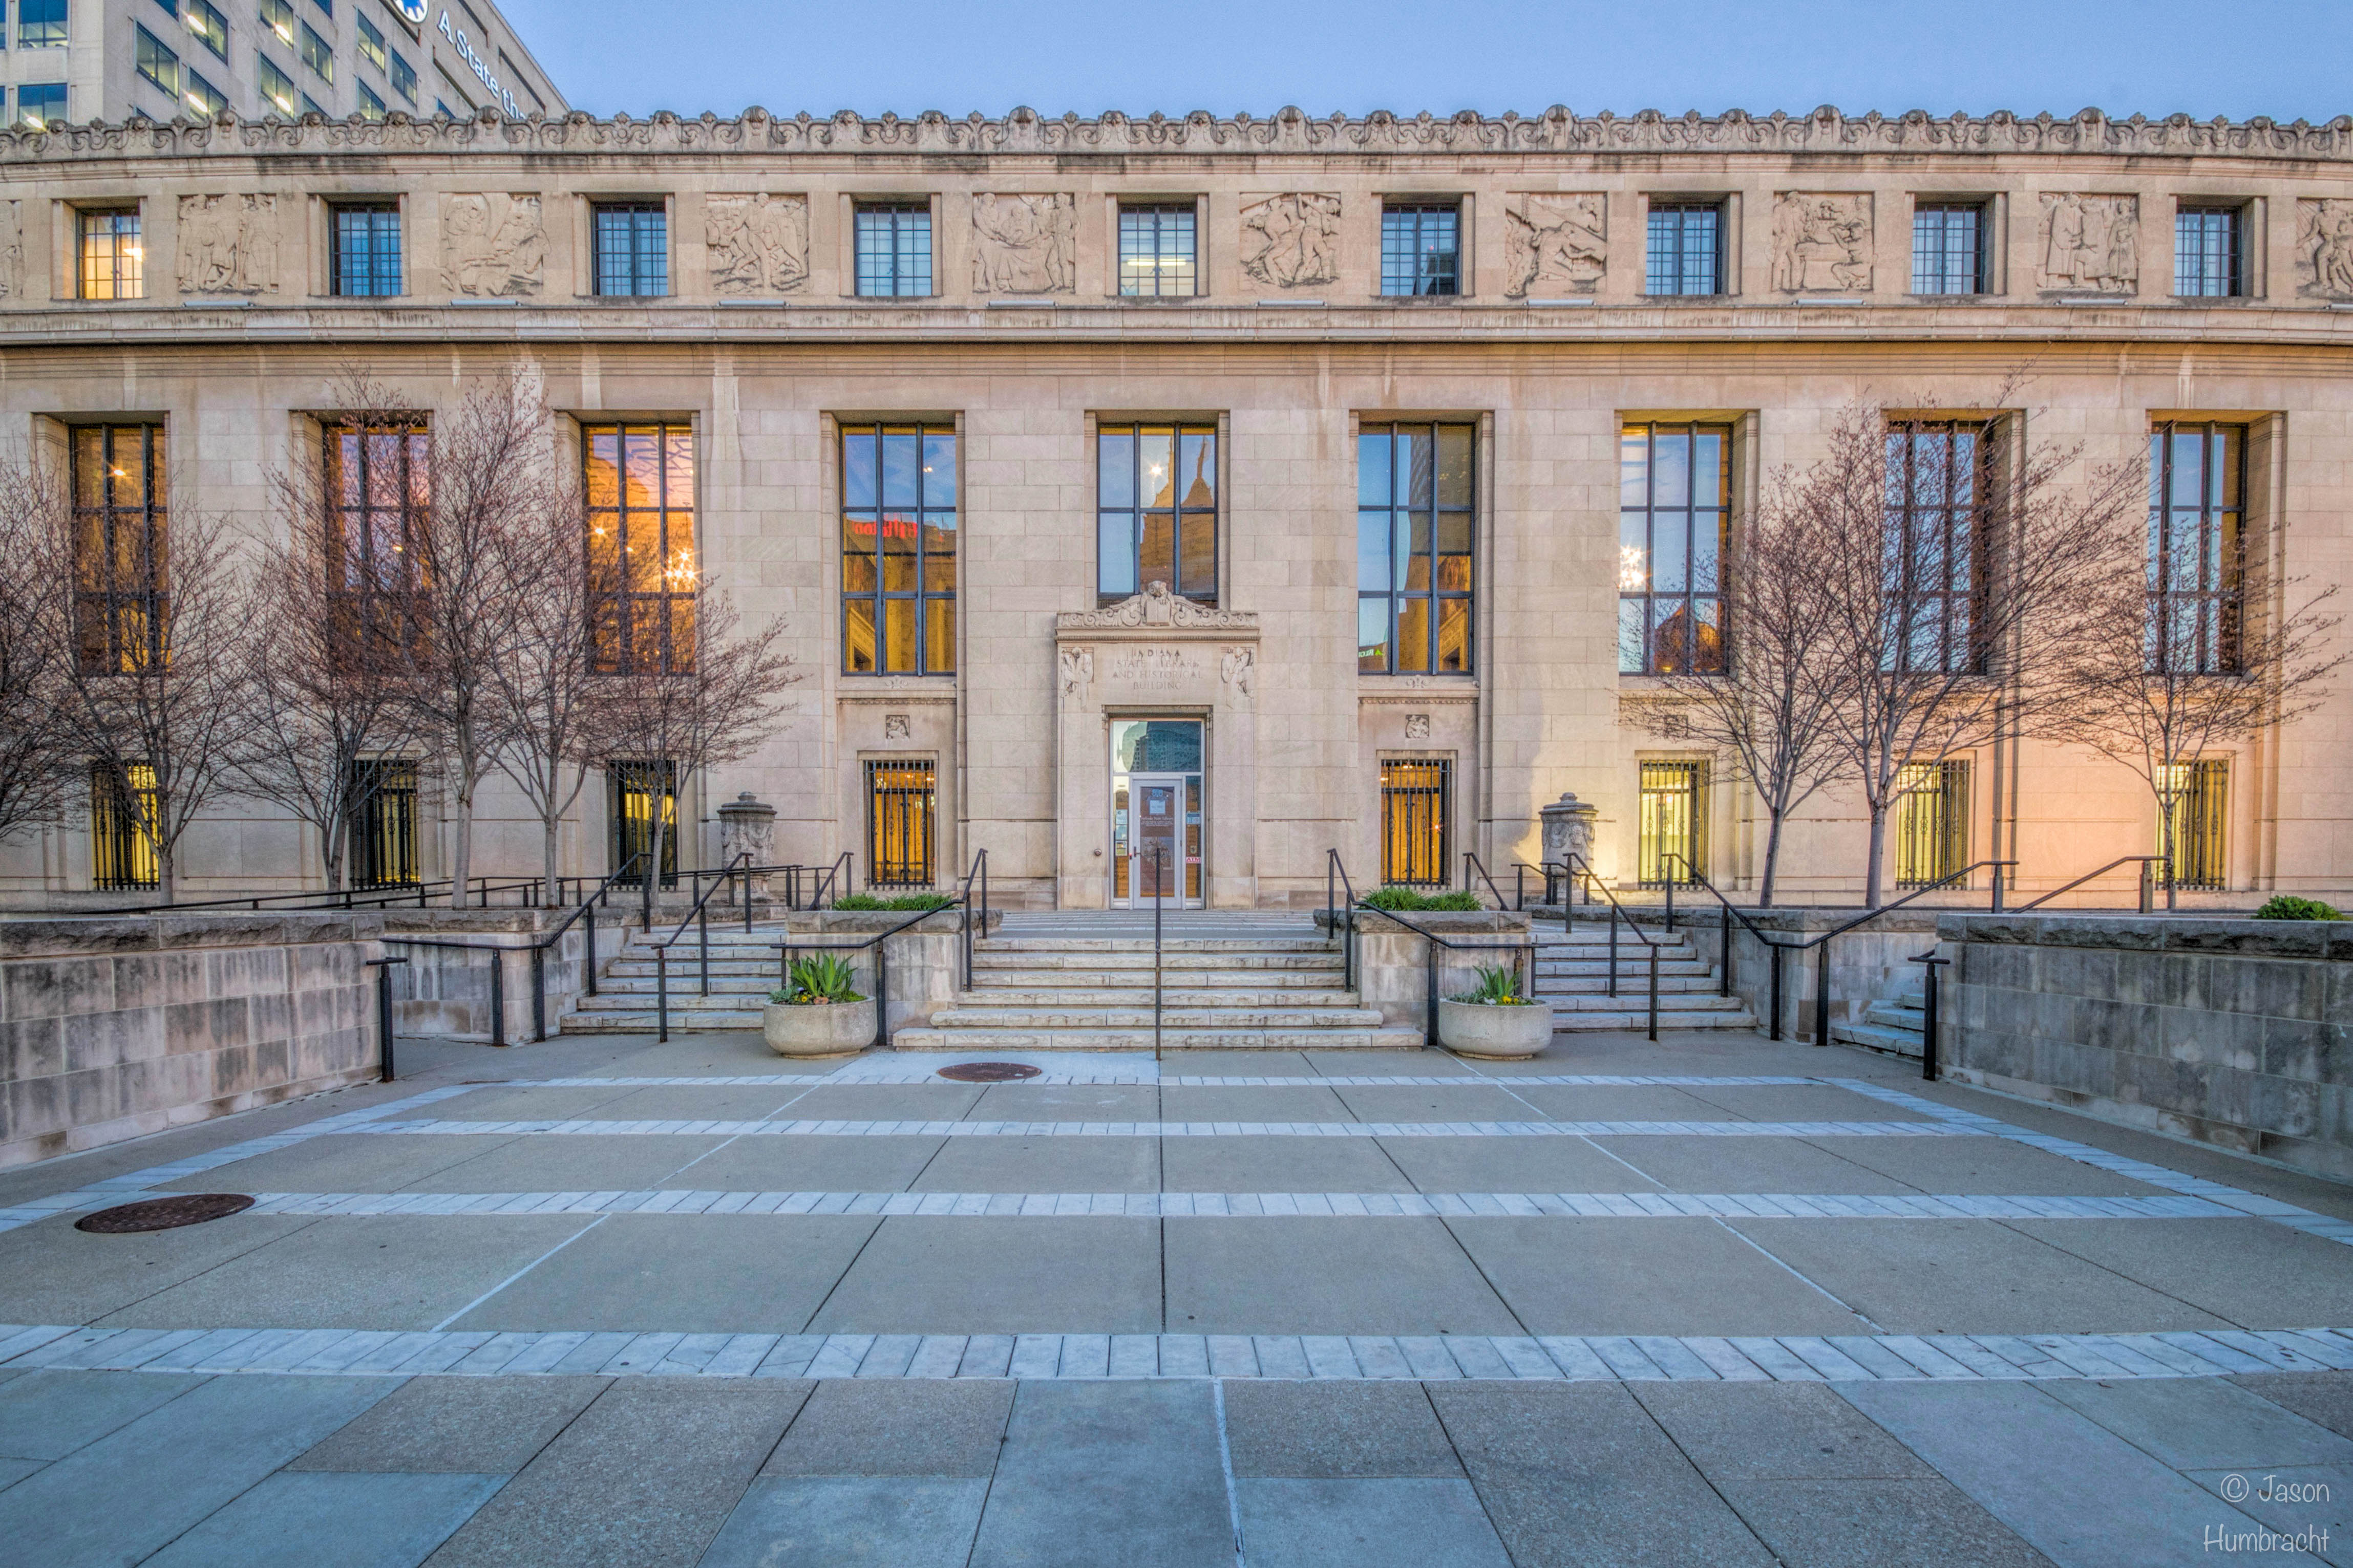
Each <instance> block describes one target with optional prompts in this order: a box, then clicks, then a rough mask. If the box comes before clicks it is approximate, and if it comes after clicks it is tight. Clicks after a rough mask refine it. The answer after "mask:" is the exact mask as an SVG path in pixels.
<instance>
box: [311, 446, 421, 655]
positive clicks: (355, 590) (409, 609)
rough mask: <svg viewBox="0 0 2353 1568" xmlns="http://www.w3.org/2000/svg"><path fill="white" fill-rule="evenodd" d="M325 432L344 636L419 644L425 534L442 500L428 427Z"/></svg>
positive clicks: (402, 646) (331, 577) (390, 647)
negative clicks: (435, 487)
mask: <svg viewBox="0 0 2353 1568" xmlns="http://www.w3.org/2000/svg"><path fill="white" fill-rule="evenodd" d="M320 439H321V446H322V458H323V463H322V471H323V474H324V479H325V484H324V489H325V491H326V498H325V499H326V507H327V515H326V518H325V520H324V521H325V526H326V530H327V539H326V545H327V550H326V561H327V574H328V579H327V595H328V601H329V603H330V605H332V613H333V615H334V616H335V618H336V621H337V623H338V624H337V626H336V641H337V644H338V646H340V647H343V648H345V649H347V650H349V651H351V652H353V653H363V652H365V653H378V654H395V653H399V652H402V651H406V650H408V649H413V648H415V647H417V646H418V644H419V643H420V642H421V641H422V639H423V637H424V636H425V615H424V610H425V606H424V605H423V604H422V602H421V600H422V596H423V595H424V592H425V588H426V584H425V581H424V576H423V573H424V569H425V560H424V553H425V552H424V551H423V549H422V547H421V535H422V533H423V531H424V528H425V524H426V515H427V508H429V507H430V506H431V504H432V500H433V495H432V486H431V482H430V474H431V468H430V464H429V462H428V458H429V452H428V448H427V440H428V437H427V431H426V427H425V425H424V423H423V422H422V421H421V420H391V421H380V422H373V423H366V424H331V425H328V426H325V427H324V429H323V430H322V432H321V437H320Z"/></svg>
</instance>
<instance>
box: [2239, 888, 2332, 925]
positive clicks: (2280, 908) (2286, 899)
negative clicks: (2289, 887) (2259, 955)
mask: <svg viewBox="0 0 2353 1568" xmlns="http://www.w3.org/2000/svg"><path fill="white" fill-rule="evenodd" d="M2344 918H2345V916H2344V914H2343V913H2342V912H2340V911H2339V910H2337V909H2336V908H2334V907H2333V906H2331V905H2328V904H2324V903H2322V902H2321V901H2320V900H2318V899H2299V898H2297V897H2296V896H2295V894H2294V893H2280V894H2276V895H2274V897H2273V899H2272V900H2271V901H2270V902H2269V903H2267V904H2265V905H2264V906H2263V908H2262V909H2259V910H2256V911H2255V919H2257V920H2259V921H2341V920H2343V919H2344Z"/></svg>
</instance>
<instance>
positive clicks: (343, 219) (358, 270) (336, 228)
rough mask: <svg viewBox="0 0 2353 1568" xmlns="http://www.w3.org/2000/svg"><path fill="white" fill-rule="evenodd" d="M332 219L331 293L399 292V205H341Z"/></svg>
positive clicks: (368, 294)
mask: <svg viewBox="0 0 2353 1568" xmlns="http://www.w3.org/2000/svg"><path fill="white" fill-rule="evenodd" d="M331 216H332V235H331V246H330V248H331V251H332V258H331V259H332V264H333V265H332V272H333V278H332V289H331V292H333V293H336V294H342V295H346V296H350V297H353V298H370V297H378V296H384V295H391V294H397V293H399V292H400V204H399V203H397V202H364V203H353V204H352V205H338V206H336V207H335V208H334V209H333V210H332V214H331Z"/></svg>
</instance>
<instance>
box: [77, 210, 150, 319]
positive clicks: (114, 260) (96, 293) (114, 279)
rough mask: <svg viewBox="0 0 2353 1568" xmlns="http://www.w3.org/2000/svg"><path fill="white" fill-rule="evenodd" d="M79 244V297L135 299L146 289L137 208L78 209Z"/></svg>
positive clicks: (144, 257)
mask: <svg viewBox="0 0 2353 1568" xmlns="http://www.w3.org/2000/svg"><path fill="white" fill-rule="evenodd" d="M74 216H75V220H76V224H77V226H78V228H79V239H80V248H81V297H82V298H83V299H85V300H136V299H138V298H140V297H141V296H142V295H143V294H144V293H145V292H146V252H145V250H144V248H143V247H142V246H141V244H140V241H139V209H138V208H136V207H110V208H107V209H105V210H103V211H98V212H81V213H77V214H76V215H74Z"/></svg>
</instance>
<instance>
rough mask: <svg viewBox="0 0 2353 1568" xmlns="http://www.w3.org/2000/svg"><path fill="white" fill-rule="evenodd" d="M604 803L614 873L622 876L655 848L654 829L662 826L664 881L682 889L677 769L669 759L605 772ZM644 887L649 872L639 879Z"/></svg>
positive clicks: (633, 761) (637, 760) (634, 760)
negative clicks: (609, 821) (609, 824)
mask: <svg viewBox="0 0 2353 1568" xmlns="http://www.w3.org/2000/svg"><path fill="white" fill-rule="evenodd" d="M605 799H606V801H607V810H608V811H609V812H610V814H611V816H612V823H613V869H614V870H616V871H617V870H619V869H620V868H622V867H624V866H627V865H628V864H629V863H630V861H632V860H634V859H637V858H638V857H639V856H643V855H647V854H649V853H650V852H651V851H652V849H653V847H654V824H655V822H656V820H657V817H656V815H655V814H656V813H657V812H659V814H660V815H659V822H660V824H661V841H662V842H661V865H660V868H659V870H660V877H661V880H660V883H659V885H660V886H662V887H665V888H675V887H677V886H678V764H677V763H673V762H671V761H670V760H669V759H667V758H663V759H659V760H656V759H652V758H644V757H631V758H623V759H619V760H617V761H615V762H613V763H608V764H607V766H606V769H605ZM645 879H646V868H645V867H644V865H643V863H642V862H640V863H639V868H638V875H637V877H636V880H637V882H638V884H639V885H640V886H642V885H643V884H644V882H645Z"/></svg>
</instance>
